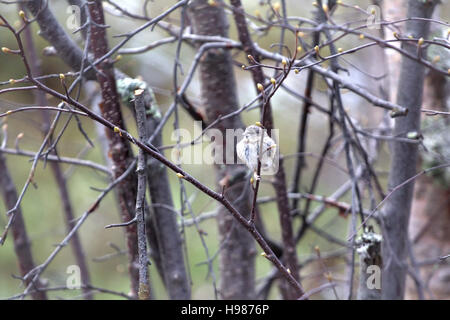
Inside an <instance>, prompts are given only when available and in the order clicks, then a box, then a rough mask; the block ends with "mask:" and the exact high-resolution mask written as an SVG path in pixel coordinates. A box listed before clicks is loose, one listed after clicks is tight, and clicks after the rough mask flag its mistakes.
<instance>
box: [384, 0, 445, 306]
mask: <svg viewBox="0 0 450 320" xmlns="http://www.w3.org/2000/svg"><path fill="white" fill-rule="evenodd" d="M407 2H408V17H421V18H430V17H431V15H432V13H433V9H434V6H435V5H436V3H437V1H419V0H411V1H407ZM428 33H429V23H428V22H426V21H417V20H414V21H408V22H407V23H406V30H405V34H411V35H413V36H414V37H415V38H420V37H423V38H426V37H427V36H428ZM403 49H404V50H406V51H408V52H409V53H411V54H417V52H418V49H417V44H412V43H410V42H403ZM422 54H424V52H422ZM424 76H425V67H424V66H423V65H421V64H419V63H417V62H415V61H413V60H411V59H409V58H406V57H402V64H401V70H400V80H399V85H398V92H397V104H399V105H401V106H403V107H406V108H407V109H408V114H407V116H405V117H400V118H397V119H396V121H395V128H394V132H393V135H394V136H401V137H404V136H406V134H407V133H408V132H411V131H414V132H419V131H420V108H421V104H422V92H423V83H424ZM416 163H417V145H416V144H410V143H403V142H392V144H391V170H390V172H389V188H394V187H395V186H397V185H400V184H401V183H403V182H404V181H405V180H407V179H409V178H411V177H412V176H414V174H415V173H416ZM413 189H414V182H411V183H409V184H407V185H405V186H404V187H402V188H400V189H398V191H396V192H395V193H393V194H392V196H391V197H390V198H389V199H388V200H387V201H386V205H385V207H384V210H383V212H382V214H381V217H382V227H383V238H384V242H383V248H382V253H383V261H384V263H385V265H384V269H383V276H382V298H383V299H403V297H404V293H405V281H406V273H407V261H406V259H407V256H408V224H409V217H410V210H411V202H412V197H413Z"/></svg>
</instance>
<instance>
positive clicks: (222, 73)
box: [189, 0, 256, 300]
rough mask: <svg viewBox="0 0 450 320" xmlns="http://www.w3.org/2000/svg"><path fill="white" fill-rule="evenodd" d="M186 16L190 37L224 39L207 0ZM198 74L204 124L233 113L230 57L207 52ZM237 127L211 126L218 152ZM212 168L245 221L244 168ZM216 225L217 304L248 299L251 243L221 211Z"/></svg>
mask: <svg viewBox="0 0 450 320" xmlns="http://www.w3.org/2000/svg"><path fill="white" fill-rule="evenodd" d="M189 16H190V20H191V23H192V25H193V29H194V33H195V34H199V35H208V36H223V37H228V28H229V26H228V21H227V19H226V16H225V12H224V10H223V8H222V7H221V6H220V5H219V6H211V5H209V4H208V1H207V0H194V1H192V2H191V5H190V8H189ZM199 72H200V82H201V96H202V102H203V105H204V106H205V109H206V113H207V121H208V122H209V123H210V122H212V121H214V120H216V119H217V118H218V117H219V116H220V115H226V114H228V113H230V112H233V111H236V110H237V107H238V98H237V92H236V81H235V76H234V73H233V63H232V59H231V54H230V52H229V51H228V50H227V49H224V48H215V49H211V50H208V51H207V52H206V53H205V54H204V56H203V58H202V59H201V62H200V71H199ZM243 127H244V125H243V123H242V121H241V119H240V117H239V116H235V117H233V118H229V119H226V120H225V121H221V122H220V123H219V124H218V125H216V126H215V128H217V129H219V130H220V131H221V132H222V134H223V137H224V139H223V150H226V148H225V145H226V143H227V140H226V138H225V137H226V135H225V130H226V129H241V128H243ZM224 156H225V155H224ZM216 169H217V182H219V181H221V180H222V179H223V178H224V177H228V180H229V181H232V182H230V183H229V185H228V186H227V190H226V192H225V196H226V197H227V198H228V199H229V200H230V201H231V202H232V203H233V204H234V206H235V207H236V209H237V210H238V211H239V212H241V213H242V214H243V215H244V216H246V217H247V218H248V217H249V215H250V210H251V204H250V196H251V192H246V190H248V189H250V188H248V187H249V186H246V184H248V181H245V180H244V179H242V178H238V177H240V176H241V177H242V176H245V174H242V171H244V170H245V169H244V168H243V167H242V166H240V165H226V166H223V167H222V168H220V166H219V165H217V166H216ZM218 188H222V187H221V186H218ZM218 223H219V233H220V241H221V245H222V247H221V251H220V265H219V269H220V276H221V281H220V294H221V296H222V298H223V299H238V300H242V299H253V298H254V294H255V261H254V258H255V253H256V251H255V244H254V241H253V238H252V237H251V235H250V233H249V232H248V231H247V230H246V229H245V228H243V227H242V226H241V225H239V224H238V223H237V221H235V219H234V218H233V217H232V216H231V214H230V213H229V212H228V211H227V210H226V209H225V208H223V207H221V208H220V211H219V215H218Z"/></svg>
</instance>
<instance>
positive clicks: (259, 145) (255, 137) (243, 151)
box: [236, 125, 277, 180]
mask: <svg viewBox="0 0 450 320" xmlns="http://www.w3.org/2000/svg"><path fill="white" fill-rule="evenodd" d="M243 136H244V138H243V139H242V140H241V141H240V142H239V143H238V144H237V146H236V151H237V155H238V157H239V159H241V160H242V161H243V162H244V163H245V164H246V165H247V167H249V168H250V170H252V171H253V174H254V177H255V179H257V180H260V179H261V178H260V177H259V175H258V159H259V161H261V170H270V169H271V168H273V165H274V159H275V155H276V148H277V145H276V144H275V142H274V141H273V139H272V138H271V137H269V135H268V134H267V131H266V130H265V129H263V128H262V127H259V126H257V125H251V126H249V127H247V128H246V129H245V131H244V135H243ZM261 138H262V141H261ZM260 150H262V152H260Z"/></svg>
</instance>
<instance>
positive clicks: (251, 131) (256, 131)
mask: <svg viewBox="0 0 450 320" xmlns="http://www.w3.org/2000/svg"><path fill="white" fill-rule="evenodd" d="M261 130H262V129H261V128H260V127H258V126H255V125H251V126H248V127H247V128H246V129H245V131H244V139H247V140H253V139H256V138H258V137H260V135H261Z"/></svg>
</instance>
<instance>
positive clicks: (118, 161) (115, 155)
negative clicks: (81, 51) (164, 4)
mask: <svg viewBox="0 0 450 320" xmlns="http://www.w3.org/2000/svg"><path fill="white" fill-rule="evenodd" d="M89 12H90V15H91V19H92V21H93V22H94V24H92V25H91V43H90V45H91V51H92V53H93V56H94V59H99V58H101V57H102V56H103V55H105V54H106V53H107V52H108V43H107V38H106V29H105V28H103V27H101V26H103V25H104V24H105V19H104V16H103V8H102V3H101V1H98V0H96V1H93V2H91V3H90V4H89ZM97 69H98V70H99V72H101V73H99V74H98V75H97V80H98V82H99V84H100V88H101V92H102V98H103V101H102V102H101V103H100V110H101V113H102V116H103V117H104V118H105V119H107V120H108V121H110V122H112V123H113V124H114V125H116V126H117V127H119V128H122V129H125V122H124V121H123V118H122V113H121V110H120V103H119V101H120V99H119V95H118V93H117V88H116V80H115V77H114V69H113V68H112V64H111V62H110V61H109V60H108V59H106V60H105V61H103V62H102V63H100V64H98V66H97ZM106 136H107V138H108V141H109V155H110V156H111V159H112V162H113V170H112V171H113V175H114V178H118V177H119V176H121V175H122V174H123V173H124V172H125V171H126V169H127V168H128V167H129V166H130V164H131V162H132V160H133V152H132V150H131V146H130V143H129V142H128V140H126V139H125V138H122V137H121V136H120V135H119V134H117V133H115V132H113V131H111V130H109V129H107V130H106ZM116 188H117V196H118V198H119V205H120V212H121V218H122V221H123V222H127V221H130V220H132V219H133V218H134V216H135V211H134V210H135V204H136V195H137V190H136V175H135V174H130V175H128V177H126V178H125V179H124V180H122V181H121V182H120V183H119V184H118V185H117V187H116ZM125 234H126V239H127V247H128V258H129V266H128V269H129V273H130V278H131V295H132V296H133V297H137V293H138V288H139V269H138V250H137V234H136V225H135V224H131V225H129V226H127V227H125Z"/></svg>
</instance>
